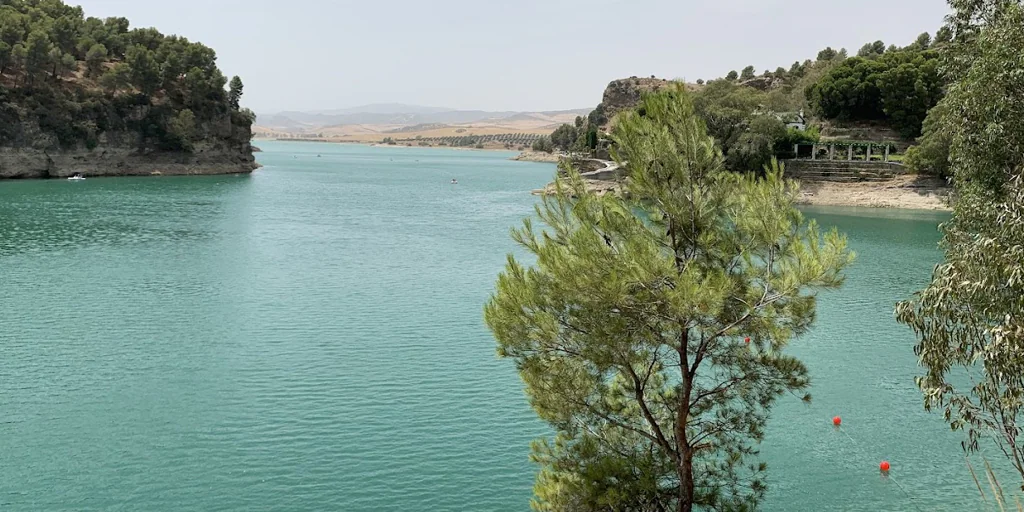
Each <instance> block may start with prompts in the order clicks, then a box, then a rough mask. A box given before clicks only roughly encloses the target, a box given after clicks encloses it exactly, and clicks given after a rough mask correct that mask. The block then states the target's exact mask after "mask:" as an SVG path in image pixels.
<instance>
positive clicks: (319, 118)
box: [256, 103, 591, 132]
mask: <svg viewBox="0 0 1024 512" xmlns="http://www.w3.org/2000/svg"><path fill="white" fill-rule="evenodd" d="M590 110H591V109H576V110H558V111H545V112H510V111H505V112H489V111H484V110H455V109H447V108H439V107H423V106H418V105H403V104H398V103H388V104H376V105H365V106H362V107H354V108H347V109H338V110H322V111H312V112H294V111H289V112H279V113H276V114H258V115H257V117H256V124H257V125H258V126H261V127H264V128H268V129H274V130H281V131H288V132H293V131H305V130H313V129H320V128H328V127H334V126H347V125H391V126H415V125H457V124H468V123H479V122H499V123H508V122H515V121H530V120H544V119H554V118H558V117H564V116H565V115H581V116H585V115H587V114H588V113H589V112H590Z"/></svg>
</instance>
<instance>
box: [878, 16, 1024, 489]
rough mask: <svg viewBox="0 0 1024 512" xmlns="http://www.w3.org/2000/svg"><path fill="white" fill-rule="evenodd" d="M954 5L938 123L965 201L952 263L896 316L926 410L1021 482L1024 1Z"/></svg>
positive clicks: (946, 229)
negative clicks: (1002, 462) (988, 451)
mask: <svg viewBox="0 0 1024 512" xmlns="http://www.w3.org/2000/svg"><path fill="white" fill-rule="evenodd" d="M950 4H951V5H952V7H953V15H952V16H951V17H950V21H951V27H952V32H953V34H954V35H953V39H952V42H951V43H950V44H951V47H950V53H949V55H948V57H947V62H946V63H945V64H946V66H945V67H946V69H948V70H949V72H950V78H951V79H952V85H951V86H950V88H949V92H948V94H947V96H946V98H945V99H944V100H943V107H944V108H945V109H946V114H945V115H944V116H942V120H941V122H942V123H943V126H942V131H944V132H945V133H946V136H947V137H948V140H949V156H948V161H949V164H950V167H951V169H952V172H953V175H954V178H955V183H956V187H957V196H958V199H957V201H956V203H955V205H954V211H953V217H952V219H951V220H950V221H949V222H948V223H946V224H945V225H943V227H942V230H943V239H942V248H943V250H944V252H945V261H944V262H943V263H942V264H941V265H939V266H938V267H936V269H935V271H934V273H933V276H932V281H931V283H930V284H929V285H928V287H927V288H925V289H924V290H923V291H921V292H919V293H918V294H917V295H915V296H914V297H913V298H912V299H911V300H908V301H906V302H903V303H900V304H899V305H898V306H897V309H896V315H897V319H898V320H899V321H900V322H902V323H904V324H906V325H907V326H909V327H911V328H912V329H913V330H914V332H915V333H916V335H917V337H918V343H917V345H916V347H915V353H916V354H917V355H918V357H919V360H920V364H921V366H922V367H923V369H924V375H923V376H921V377H919V378H918V380H917V383H918V385H919V386H920V387H921V390H922V392H923V394H924V399H925V408H926V409H928V410H933V409H937V410H941V411H942V412H943V414H944V416H945V419H946V420H947V421H948V422H949V424H950V426H951V427H952V428H953V429H954V430H962V431H964V432H965V434H966V440H965V442H964V448H965V450H966V451H967V452H968V453H971V452H974V451H977V450H979V449H983V448H982V446H981V443H982V442H983V440H984V442H986V443H989V442H991V443H994V444H995V445H996V446H997V447H998V448H999V450H1000V451H1001V452H1002V453H1003V454H1004V455H1006V457H1007V460H1008V461H1009V463H1010V465H1011V466H1012V467H1013V468H1014V469H1015V470H1016V471H1017V472H1018V473H1019V475H1020V478H1021V484H1022V487H1024V437H1022V436H1024V431H1022V428H1024V85H1022V84H1024V82H1022V80H1021V77H1022V76H1024V59H1022V57H1021V55H1022V53H1021V48H1024V6H1022V4H1021V2H1020V0H952V1H951V2H950Z"/></svg>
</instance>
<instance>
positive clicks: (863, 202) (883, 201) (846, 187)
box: [533, 176, 950, 210]
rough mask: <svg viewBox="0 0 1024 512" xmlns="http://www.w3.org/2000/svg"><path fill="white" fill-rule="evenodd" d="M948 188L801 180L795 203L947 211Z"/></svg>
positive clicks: (593, 186) (604, 186)
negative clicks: (802, 181) (798, 194)
mask: <svg viewBox="0 0 1024 512" xmlns="http://www.w3.org/2000/svg"><path fill="white" fill-rule="evenodd" d="M586 184H587V189H588V190H591V191H594V192H597V193H598V194H607V193H615V192H618V191H620V190H621V186H620V185H619V184H618V183H615V182H611V181H598V180H586ZM552 193H554V184H549V185H548V186H546V187H544V188H543V189H539V190H534V191H533V194H534V195H545V194H552ZM949 194H950V188H949V187H947V186H946V184H945V181H943V180H941V179H937V178H926V177H918V176H903V177H900V178H896V179H894V180H892V181H887V182H882V183H877V182H876V183H832V182H805V183H801V184H800V197H799V198H798V199H797V203H798V204H805V205H814V206H860V207H867V208H903V209H908V210H949V209H950V207H949V203H948V201H949Z"/></svg>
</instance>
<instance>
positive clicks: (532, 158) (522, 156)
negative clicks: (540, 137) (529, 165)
mask: <svg viewBox="0 0 1024 512" xmlns="http://www.w3.org/2000/svg"><path fill="white" fill-rule="evenodd" d="M562 158H564V157H563V155H560V154H558V153H544V152H543V151H523V152H522V153H519V154H518V155H516V156H514V157H512V158H510V159H509V160H516V161H519V162H541V163H551V164H557V163H558V162H559V161H561V160H562Z"/></svg>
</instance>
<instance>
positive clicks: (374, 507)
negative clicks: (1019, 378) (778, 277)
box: [0, 143, 981, 512]
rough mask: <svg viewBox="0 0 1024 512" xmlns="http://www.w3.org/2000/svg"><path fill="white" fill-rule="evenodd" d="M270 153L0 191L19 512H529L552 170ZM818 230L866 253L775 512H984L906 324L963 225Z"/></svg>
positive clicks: (463, 159)
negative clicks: (540, 238) (506, 281)
mask: <svg viewBox="0 0 1024 512" xmlns="http://www.w3.org/2000/svg"><path fill="white" fill-rule="evenodd" d="M260 146H261V147H263V149H264V152H263V153H260V154H259V156H258V158H259V161H260V162H262V163H263V164H264V165H265V167H264V168H263V169H261V170H259V171H257V172H256V173H255V174H253V175H251V176H240V177H234V176H230V177H180V178H177V177H175V178H172V177H165V178H115V179H90V180H87V181H85V182H80V183H72V182H67V181H25V182H4V183H0V276H2V279H0V307H2V310H0V311H2V312H3V324H2V328H0V510H18V511H20V510H69V511H70V510H76V511H77V510H124V511H135V510H161V511H162V510H168V511H170V510H232V511H234V510H237V511H243V510H246V511H248V510H268V511H269V510H273V511H317V510H342V511H352V512H362V511H366V512H369V511H381V510H394V511H412V510H417V511H418V510H423V511H428V510H429V511H462V510H480V511H525V510H528V509H529V506H528V501H529V498H530V495H531V486H532V482H533V477H534V474H535V468H534V467H533V466H532V465H531V463H530V462H529V460H528V453H529V442H530V440H531V439H533V438H535V437H537V436H539V435H542V434H544V433H545V432H546V428H545V425H544V424H542V423H541V422H540V421H538V420H537V419H536V417H535V416H534V414H533V412H532V411H531V410H530V408H529V405H528V404H527V401H526V398H525V396H524V395H523V392H522V385H521V383H520V381H519V379H518V376H517V375H516V372H515V369H514V367H513V364H512V362H511V361H501V360H498V359H497V358H496V357H495V353H494V342H493V340H492V339H491V337H490V335H489V333H488V331H487V330H486V328H485V327H484V324H483V320H482V312H481V308H482V305H483V303H484V302H485V301H486V300H487V298H488V296H489V295H490V293H491V290H492V288H493V284H494V280H495V278H496V276H497V274H498V272H499V271H500V270H501V269H502V267H503V264H504V260H505V254H506V253H508V252H509V251H514V250H515V247H514V246H513V243H512V242H511V240H510V239H509V237H508V230H509V228H510V227H513V226H516V225H518V224H519V222H520V219H522V218H523V217H524V216H527V215H529V214H531V212H532V207H533V204H534V203H535V201H536V198H534V197H533V196H531V195H530V194H529V191H530V190H531V189H534V188H539V187H541V186H543V185H544V184H545V183H547V182H548V181H549V179H550V177H551V176H552V174H553V172H554V166H553V165H548V164H532V163H523V162H511V161H508V160H506V159H507V158H508V156H510V155H509V154H504V153H492V152H474V151H454V150H438V149H410V148H369V147H361V146H340V145H321V144H310V143H263V144H260ZM318 154H319V155H321V156H320V157H318V156H317V155H318ZM453 177H454V178H457V179H458V180H459V185H457V186H452V185H450V184H449V181H450V180H451V179H452V178H453ZM808 214H809V215H810V216H812V217H814V218H817V219H818V221H819V222H820V223H822V224H824V225H828V226H832V225H835V226H838V227H839V228H841V229H842V230H843V231H845V232H846V233H848V235H849V237H850V241H851V245H852V248H853V249H854V250H856V251H857V253H858V255H859V257H858V260H857V262H856V264H855V265H854V266H853V267H852V268H851V269H850V271H849V273H848V276H849V277H848V281H847V284H846V286H845V288H843V289H842V290H841V291H839V292H835V293H828V294H825V295H823V296H822V297H821V300H820V303H819V304H820V306H819V318H818V323H817V326H816V327H815V329H814V330H813V332H812V333H811V334H810V335H808V336H806V337H804V338H802V339H799V340H797V341H796V342H795V343H794V344H793V345H792V351H793V353H795V354H797V355H798V356H800V357H802V358H803V359H804V360H805V361H806V362H807V364H808V366H809V367H810V370H811V372H812V375H813V376H814V386H813V388H812V393H813V395H814V402H813V403H812V404H811V405H805V404H802V403H799V401H798V400H796V399H795V398H792V399H791V398H786V399H784V400H782V402H781V403H780V405H779V406H778V407H777V408H776V410H775V412H774V414H773V417H772V420H771V423H770V428H769V433H768V438H767V440H766V442H765V445H764V446H763V455H764V458H765V459H766V460H767V461H768V463H769V465H770V468H769V472H770V473H769V475H770V476H769V478H770V480H769V484H770V486H771V492H770V494H769V497H768V499H767V500H766V502H765V504H764V509H765V510H771V511H790V510H828V509H838V510H864V511H877V510H949V511H953V510H974V509H978V508H980V505H981V502H980V498H979V497H978V494H977V490H976V489H975V488H974V483H973V481H972V480H971V477H970V474H969V473H968V472H967V469H966V465H965V464H964V458H963V455H962V454H961V452H960V448H959V441H960V439H961V438H960V436H959V435H958V434H953V433H950V432H948V429H947V427H946V426H945V425H944V424H943V422H942V420H941V417H940V416H938V415H935V414H927V413H925V412H924V411H923V409H922V407H921V396H920V393H919V392H918V390H917V388H916V387H915V385H914V383H913V376H914V375H915V374H916V372H917V369H916V361H915V357H914V355H913V351H912V346H913V343H914V340H913V337H912V335H911V334H910V333H909V332H908V331H907V330H905V329H904V328H903V327H901V326H899V325H898V324H896V323H895V322H894V321H893V319H892V309H893V305H894V303H895V302H896V301H897V300H899V299H902V298H905V297H907V296H908V295H909V294H910V293H911V292H912V291H914V290H916V289H918V288H920V287H921V286H922V285H923V284H925V283H926V282H927V280H928V277H929V274H930V272H931V269H932V267H933V266H934V265H935V263H937V262H938V261H939V259H940V257H941V254H940V252H939V251H938V250H937V248H936V245H935V244H936V242H937V241H938V239H939V235H938V233H937V231H936V226H937V224H938V223H939V222H940V221H941V220H942V219H944V218H945V216H944V214H936V213H922V212H904V211H881V210H858V209H825V208H818V209H809V210H808ZM834 415H842V416H843V419H844V428H845V429H846V430H845V431H846V434H848V435H846V434H843V433H842V432H839V431H836V430H835V429H833V428H832V426H831V423H830V418H831V417H832V416H834ZM882 459H887V460H889V461H890V462H891V463H892V466H893V470H892V473H891V476H890V477H889V478H884V477H882V476H881V475H880V474H879V472H878V469H877V467H878V463H879V461H881V460H882Z"/></svg>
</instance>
